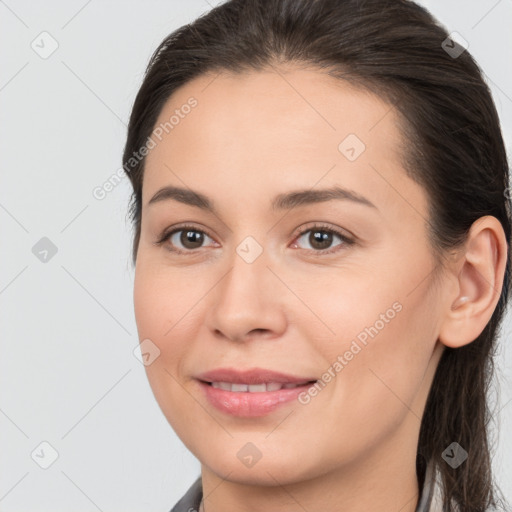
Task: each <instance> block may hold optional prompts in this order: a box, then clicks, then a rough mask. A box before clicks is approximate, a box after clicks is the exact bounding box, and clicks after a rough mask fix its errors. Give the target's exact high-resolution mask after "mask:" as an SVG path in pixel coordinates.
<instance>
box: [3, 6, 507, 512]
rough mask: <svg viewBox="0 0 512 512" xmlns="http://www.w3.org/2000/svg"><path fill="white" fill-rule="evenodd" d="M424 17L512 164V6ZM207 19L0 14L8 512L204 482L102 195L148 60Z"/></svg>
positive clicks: (79, 9) (158, 9)
mask: <svg viewBox="0 0 512 512" xmlns="http://www.w3.org/2000/svg"><path fill="white" fill-rule="evenodd" d="M421 3H422V4H424V5H426V6H427V7H428V8H429V9H430V10H431V11H432V12H433V14H434V15H435V16H437V17H438V18H439V19H440V21H441V22H442V23H443V24H444V25H445V26H446V27H447V28H448V30H449V32H451V31H457V32H459V33H460V34H461V35H462V36H463V37H464V38H465V39H466V40H467V41H468V43H469V51H470V52H471V53H472V54H473V55H474V56H475V58H476V59H477V61H478V62H479V63H480V65H481V67H482V69H483V70H484V72H485V73H486V76H487V77H488V81H489V84H490V86H491V89H492V91H493V95H494V98H495V101H496V104H497V108H498V110H499V113H500V116H501V119H502V123H503V131H504V135H505V137H506V140H507V147H508V149H509V154H510V148H511V144H510V141H511V138H512V137H511V135H512V69H511V68H512V64H511V63H512V59H511V53H512V52H511V49H512V32H511V30H510V27H511V26H512V0H500V1H496V0H473V1H467V0H457V1H455V0H450V1H444V0H443V1H441V0H439V1H433V0H430V1H428V0H424V1H423V2H421ZM214 5H216V4H215V3H214V2H209V3H207V2H205V1H202V0H194V1H192V0H187V1H177V0H174V1H171V0H167V1H156V0H154V1H151V2H134V1H130V2H128V1H123V2H122V1H120V0H116V1H108V2H106V1H104V2H100V1H99V0H92V1H88V2H87V1H85V0H74V1H66V2H64V1H63V0H62V1H56V0H53V1H48V2H40V3H36V2H28V1H23V0H18V1H15V0H7V1H5V2H4V1H0V44H1V47H2V50H3V51H2V53H1V56H0V69H1V73H0V102H1V108H0V112H1V120H0V144H1V146H0V150H1V160H0V162H1V179H2V186H1V187H0V226H1V233H2V242H1V243H0V253H1V257H2V259H1V261H2V265H1V266H0V308H1V316H0V319H1V323H0V328H1V332H0V341H1V350H2V357H1V358H0V379H1V380H0V389H1V391H2V393H1V395H0V432H1V436H0V450H1V454H2V455H1V458H0V460H1V465H0V511H1V512H11V511H29V510H30V511H33V512H39V511H43V510H51V511H53V512H59V511H68V510H74V511H76V512H80V511H96V510H101V511H105V512H106V511H120V510H123V511H126V512H131V511H138V512H140V511H156V510H160V511H168V510H169V509H170V508H171V506H172V505H173V504H174V503H175V502H176V501H177V500H178V499H179V497H181V496H182V494H183V493H184V492H185V491H186V489H187V488H188V487H189V485H190V484H191V483H192V481H193V480H194V479H195V478H196V477H197V476H198V475H199V471H200V466H199V463H198V461H197V460H196V459H195V457H193V456H192V455H191V454H190V453H189V452H188V451H187V449H186V448H185V447H184V446H183V445H182V443H181V442H180V440H179V439H178V438H177V437H176V435H175V434H174V432H173V431H172V429H171V428H170V426H169V425H168V423H167V422H166V420H165V418H164V416H163V414H162V413H161V412H160V409H159V407H158V405H157V403H156V401H155V399H154V397H153V394H152V392H151V389H150V387H149V384H148V382H147V379H146V375H145V372H144V367H143V365H142V364H141V363H140V362H139V360H138V359H137V358H136V357H135V356H134V353H133V350H134V348H136V347H137V344H138V340H137V331H136V325H135V320H134V314H133V300H132V287H133V269H132V267H131V263H130V250H131V226H130V225H129V223H128V220H127V217H126V212H127V206H128V200H129V194H130V187H129V183H128V181H127V180H126V179H122V180H121V182H120V183H119V185H117V186H116V187H115V188H114V189H113V190H112V191H111V192H109V193H108V194H107V195H106V197H105V198H104V199H102V200H98V199H96V198H95V197H94V196H93V190H94V189H95V187H98V186H102V184H103V183H105V182H106V181H107V180H108V179H109V178H110V177H111V176H112V175H115V174H116V172H117V171H118V169H119V168H120V166H121V153H122V148H123V144H124V137H125V130H126V128H125V124H126V122H127V120H128V116H129V112H130V107H131V105H132V102H133V100H134V98H135V94H136V92H137V89H138V87H139V85H140V83H141V79H142V74H143V71H144V68H145V66H146V64H147V61H148V59H149V57H150V55H151V53H152V52H153V50H154V49H155V48H156V46H157V45H158V43H159V42H160V41H161V40H162V39H163V37H164V36H166V35H167V34H168V33H169V32H171V31H172V30H174V29H175V28H177V27H179V26H181V25H183V24H185V23H188V22H190V21H192V20H193V19H195V18H196V17H197V16H199V15H200V14H201V13H203V12H205V11H207V10H209V9H210V8H211V7H212V6H214ZM44 31H46V32H48V33H49V34H50V36H48V35H42V36H41V35H40V34H41V33H42V32H44ZM53 41H56V43H54V42H53ZM52 44H58V48H57V49H56V50H55V51H54V53H52V54H51V55H49V56H47V58H42V57H41V56H40V54H41V52H49V51H50V50H51V45H52ZM31 45H34V46H35V48H37V51H38V52H39V53H37V52H36V50H35V49H34V48H33V47H32V46H31ZM43 237H46V238H48V239H49V240H50V241H51V244H53V246H54V247H55V248H56V249H57V253H56V254H54V255H52V252H51V248H50V249H49V252H48V254H47V256H46V259H47V261H46V262H43V261H41V260H40V259H39V258H40V257H43V256H44V253H38V251H42V250H44V249H45V248H46V249H48V247H49V246H48V244H49V242H48V241H47V240H43V241H40V240H41V239H42V238H43ZM36 244H39V245H36ZM34 246H36V249H37V250H35V249H34V252H36V254H34V252H33V247H34ZM36 256H38V257H36ZM511 331H512V329H511V322H510V317H507V322H506V324H505V328H504V333H503V341H506V343H507V344H508V347H507V346H505V343H503V344H502V347H501V349H500V352H499V358H498V361H497V363H498V370H499V374H498V376H499V389H500V390H501V394H500V396H499V397H498V398H497V400H499V407H500V408H501V412H500V414H499V415H498V416H497V417H496V418H495V420H496V425H497V426H499V437H498V440H497V446H496V456H495V458H494V461H493V464H494V468H495V471H496V477H497V480H498V482H499V483H500V484H501V486H502V488H503V491H504V493H505V495H506V497H507V498H508V499H509V500H510V501H512V442H511V436H510V432H511V431H512V386H511V376H512V350H511V348H510V341H509V340H510V334H511ZM42 442H47V443H49V444H50V445H51V447H53V448H51V447H50V446H48V445H41V443H42ZM52 450H55V451H56V452H57V453H58V458H57V459H56V460H55V461H54V462H53V464H51V465H50V466H49V467H48V468H47V469H43V468H42V467H41V465H43V466H44V465H45V464H49V463H50V462H52Z"/></svg>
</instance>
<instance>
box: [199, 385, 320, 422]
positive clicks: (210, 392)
mask: <svg viewBox="0 0 512 512" xmlns="http://www.w3.org/2000/svg"><path fill="white" fill-rule="evenodd" d="M198 382H199V385H200V387H201V389H202V390H203V393H204V394H205V395H206V398H207V399H208V400H209V401H210V403H211V404H212V405H213V406H214V407H216V408H217V409H219V410H220V411H222V412H225V413H228V414H231V415H233V416H242V417H246V418H253V417H256V416H264V415H266V414H269V413H271V412H272V411H275V410H276V409H277V408H278V407H279V406H281V405H284V404H286V403H288V402H291V401H292V400H296V399H297V397H298V396H299V395H300V394H301V393H303V392H305V391H307V390H308V389H309V388H310V387H311V386H313V385H314V383H309V384H304V385H303V386H297V387H296V388H290V389H279V390H277V391H261V392H256V393H251V392H249V391H226V390H225V389H219V388H214V387H213V386H212V385H210V384H207V383H206V382H203V381H198Z"/></svg>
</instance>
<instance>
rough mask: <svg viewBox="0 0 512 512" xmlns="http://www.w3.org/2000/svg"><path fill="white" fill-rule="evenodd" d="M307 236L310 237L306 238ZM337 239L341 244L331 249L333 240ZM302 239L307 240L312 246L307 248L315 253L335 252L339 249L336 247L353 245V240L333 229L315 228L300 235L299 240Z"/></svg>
mask: <svg viewBox="0 0 512 512" xmlns="http://www.w3.org/2000/svg"><path fill="white" fill-rule="evenodd" d="M306 235H308V236H307V237H306ZM335 237H337V238H339V239H340V240H341V243H339V244H337V245H335V246H334V247H335V248H334V249H330V248H331V246H332V243H333V239H334V238H335ZM301 238H305V239H306V241H307V243H309V244H310V247H309V248H307V249H309V250H313V251H315V252H320V253H322V252H334V251H336V250H338V249H336V247H339V246H343V245H350V244H352V243H353V241H352V240H351V239H349V238H348V237H346V236H345V235H343V234H342V233H339V232H338V231H336V230H334V229H331V228H324V227H313V228H310V229H307V230H304V231H302V232H301V233H300V235H299V237H298V238H297V240H300V239H301ZM294 246H297V244H294Z"/></svg>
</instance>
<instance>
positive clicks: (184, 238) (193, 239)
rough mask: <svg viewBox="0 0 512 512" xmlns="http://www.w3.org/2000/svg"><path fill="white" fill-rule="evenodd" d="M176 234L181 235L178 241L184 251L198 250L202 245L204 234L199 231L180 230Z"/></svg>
mask: <svg viewBox="0 0 512 512" xmlns="http://www.w3.org/2000/svg"><path fill="white" fill-rule="evenodd" d="M177 233H181V235H180V236H179V237H178V239H179V242H180V243H181V244H182V245H183V247H185V249H198V248H199V247H201V245H202V244H203V241H204V233H202V232H201V231H197V230H194V231H192V230H189V229H186V230H185V229H182V230H180V231H176V232H175V234H177Z"/></svg>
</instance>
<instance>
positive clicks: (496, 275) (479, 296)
mask: <svg viewBox="0 0 512 512" xmlns="http://www.w3.org/2000/svg"><path fill="white" fill-rule="evenodd" d="M507 258H508V254H507V242H506V238H505V233H504V231H503V227H502V226H501V223H500V222H499V221H498V219H496V218H495V217H492V216H485V217H481V218H480V219H478V220H476V221H475V222H474V223H473V225H472V226H471V229H470V231H469V233H468V238H467V242H466V244H465V249H464V251H462V253H461V254H460V256H459V258H458V261H457V263H456V264H455V266H454V269H455V275H456V286H455V287H454V289H455V292H453V291H450V292H447V302H446V303H447V307H446V310H445V311H444V312H443V314H444V318H443V321H442V323H441V327H440V332H439V341H440V342H441V343H443V344H444V345H446V346H448V347H452V348H459V347H462V346H464V345H467V344H469V343H471V342H472V341H474V340H475V339H476V338H477V337H478V336H479V335H480V334H481V333H482V331H483V330H484V328H485V326H486V325H487V324H488V322H489V320H490V319H491V316H492V314H493V312H494V310H495V308H496V305H497V303H498V300H499V297H500V294H501V290H502V287H503V279H504V274H505V268H506V262H507Z"/></svg>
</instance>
